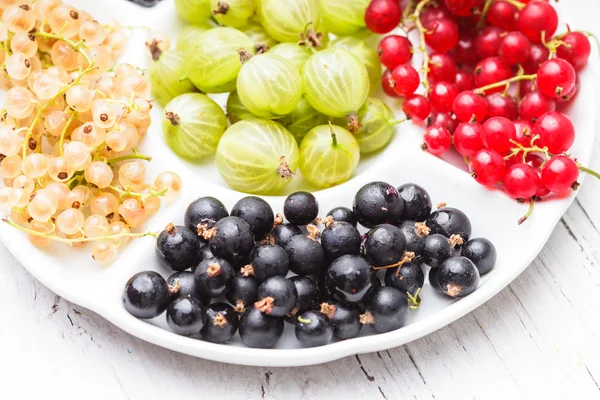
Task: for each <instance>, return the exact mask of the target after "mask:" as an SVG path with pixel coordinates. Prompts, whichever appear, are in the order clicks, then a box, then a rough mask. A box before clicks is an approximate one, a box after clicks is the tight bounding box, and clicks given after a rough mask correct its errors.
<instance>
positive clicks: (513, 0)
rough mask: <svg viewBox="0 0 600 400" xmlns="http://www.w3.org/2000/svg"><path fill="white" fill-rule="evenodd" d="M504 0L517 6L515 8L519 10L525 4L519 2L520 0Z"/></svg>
mask: <svg viewBox="0 0 600 400" xmlns="http://www.w3.org/2000/svg"><path fill="white" fill-rule="evenodd" d="M504 1H506V2H507V3H509V4H512V5H513V6H515V7H517V9H518V10H519V11H520V10H522V9H524V8H525V4H524V3H521V2H520V1H517V0H504Z"/></svg>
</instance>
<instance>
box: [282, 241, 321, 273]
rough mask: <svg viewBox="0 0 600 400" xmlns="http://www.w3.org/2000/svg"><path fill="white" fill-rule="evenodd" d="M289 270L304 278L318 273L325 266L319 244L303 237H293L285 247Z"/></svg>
mask: <svg viewBox="0 0 600 400" xmlns="http://www.w3.org/2000/svg"><path fill="white" fill-rule="evenodd" d="M285 251H286V252H287V254H288V257H289V259H290V270H291V271H292V272H294V273H296V274H298V275H302V276H306V275H312V274H316V273H319V271H321V269H322V268H324V265H325V250H323V247H322V246H321V244H320V243H319V242H317V241H316V240H314V239H311V238H309V237H308V236H304V235H297V236H293V237H292V238H291V239H290V240H289V241H288V242H287V244H286V245H285Z"/></svg>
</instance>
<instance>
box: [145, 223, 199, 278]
mask: <svg viewBox="0 0 600 400" xmlns="http://www.w3.org/2000/svg"><path fill="white" fill-rule="evenodd" d="M199 253H200V243H198V237H197V236H196V234H195V233H194V232H192V231H191V230H189V229H188V228H186V227H185V226H175V225H173V224H169V225H167V227H166V228H165V230H164V231H162V232H161V233H160V234H159V235H158V238H157V239H156V255H157V256H158V259H159V260H160V261H161V263H162V264H163V265H165V266H166V267H169V268H171V269H172V270H174V271H184V270H186V269H188V268H192V267H195V266H196V265H198V257H199Z"/></svg>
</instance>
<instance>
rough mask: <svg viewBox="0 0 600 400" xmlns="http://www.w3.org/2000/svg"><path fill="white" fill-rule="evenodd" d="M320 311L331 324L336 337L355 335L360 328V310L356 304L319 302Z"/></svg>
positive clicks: (344, 337) (346, 337)
mask: <svg viewBox="0 0 600 400" xmlns="http://www.w3.org/2000/svg"><path fill="white" fill-rule="evenodd" d="M321 312H322V313H323V314H325V315H326V316H327V317H328V318H329V320H330V321H331V323H332V324H333V335H334V336H335V337H336V338H338V339H350V338H353V337H356V335H358V333H359V332H360V330H361V329H362V324H361V323H360V314H361V313H362V310H361V309H360V307H359V306H357V305H356V304H345V303H339V302H333V303H323V304H321Z"/></svg>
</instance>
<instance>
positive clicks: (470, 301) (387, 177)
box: [0, 0, 598, 366]
mask: <svg viewBox="0 0 600 400" xmlns="http://www.w3.org/2000/svg"><path fill="white" fill-rule="evenodd" d="M71 3H72V4H74V5H76V6H77V7H80V8H82V9H85V10H87V11H89V12H92V14H93V15H94V16H95V17H96V18H97V19H98V20H100V21H102V20H108V19H110V18H114V17H115V16H116V17H117V18H120V19H121V21H122V23H123V24H124V25H131V26H149V27H152V28H154V29H156V30H159V31H163V32H171V33H173V32H175V31H176V30H177V29H178V27H179V26H180V25H181V24H180V22H179V20H178V19H177V16H176V14H175V10H174V7H173V3H172V2H171V1H169V0H165V1H163V2H162V3H161V4H160V5H159V6H158V7H156V8H154V9H143V8H141V7H138V6H135V5H133V4H130V3H128V2H126V1H125V0H104V1H102V2H99V1H96V0H71ZM553 5H554V6H555V7H557V8H558V9H559V12H560V14H561V16H562V17H563V18H564V19H565V20H568V21H569V22H570V23H571V26H573V24H574V23H575V22H576V21H573V20H572V19H570V18H567V16H566V14H565V10H566V4H563V3H553ZM562 26H564V25H562ZM136 32H138V33H136V34H134V37H133V38H132V40H131V43H130V47H129V50H128V52H127V54H126V56H125V59H124V61H128V62H131V63H133V64H136V65H140V66H143V65H144V64H146V60H147V57H146V54H145V50H144V49H143V45H142V43H143V41H144V39H145V33H139V32H140V31H139V30H137V31H136ZM596 58H597V54H593V55H592V57H591V61H590V63H591V65H590V67H588V68H587V69H586V70H585V71H584V72H583V73H581V75H580V79H581V86H580V87H581V89H580V93H579V96H578V98H577V99H576V100H575V102H574V104H572V105H571V106H570V109H569V110H568V114H569V115H570V116H571V118H572V119H573V121H574V123H575V128H576V130H577V139H576V141H575V144H574V146H573V148H572V153H573V154H574V155H576V156H577V157H578V158H579V160H580V161H581V162H582V163H583V164H584V165H585V164H587V163H588V161H589V159H590V156H591V150H592V144H593V140H594V134H595V132H596V131H597V118H596V113H595V111H597V110H598V98H597V94H596V93H598V92H597V90H595V89H596V82H595V79H594V72H595V71H596V70H597V67H598V65H597V64H598V63H597V61H596ZM142 60H143V61H142ZM221 100H222V99H221ZM388 103H389V101H388ZM396 106H397V104H396ZM396 108H399V107H396ZM590 111H591V112H590ZM160 117H161V110H158V107H157V108H156V109H155V111H154V115H153V121H154V123H153V124H152V126H151V128H150V131H149V133H148V136H147V138H146V140H145V142H144V145H143V147H142V149H141V150H142V151H143V152H145V153H149V154H151V155H152V156H153V158H154V160H153V161H152V162H151V163H150V164H149V165H148V170H149V175H150V176H151V177H152V178H153V177H154V176H155V175H156V174H157V173H158V172H159V171H161V170H165V169H169V170H173V171H176V172H177V173H179V174H180V175H181V177H182V178H183V180H184V184H185V185H184V189H183V195H182V197H181V199H180V200H179V201H177V202H176V203H174V204H171V205H170V206H168V207H166V208H164V209H163V210H161V211H160V213H159V214H158V215H157V216H155V217H154V218H153V219H152V220H151V222H150V226H149V228H150V229H152V230H161V229H162V228H163V227H164V226H165V225H166V224H167V223H168V222H170V221H174V222H175V223H182V220H183V213H184V211H185V208H186V206H187V204H189V203H190V202H191V201H192V200H194V199H195V198H197V197H199V196H203V195H211V196H215V197H217V198H219V199H221V200H222V201H224V203H225V204H226V206H227V207H228V208H231V206H232V205H233V204H234V203H235V202H236V201H237V200H238V199H239V198H241V197H242V195H241V194H240V193H237V192H234V191H232V190H230V189H228V188H227V187H226V185H225V183H224V182H223V181H222V180H221V178H220V176H219V174H218V173H217V171H216V169H215V168H214V166H213V165H212V160H206V161H205V162H202V163H200V164H195V165H191V164H186V163H184V162H182V161H181V160H179V159H178V158H177V157H176V156H174V155H173V153H172V152H171V151H170V150H169V149H168V148H167V146H166V145H165V144H164V142H163V140H162V132H161V128H160ZM421 141H422V128H419V127H415V126H413V125H412V124H410V123H406V124H402V125H401V126H400V127H399V129H398V134H397V136H396V137H395V138H394V140H393V142H392V143H391V144H390V145H389V146H388V147H387V148H386V149H385V150H384V151H383V152H382V153H381V154H379V155H378V156H377V157H371V158H370V159H368V160H364V161H363V162H362V163H361V166H360V168H359V173H357V175H356V176H355V177H354V178H353V179H351V180H350V181H349V182H347V183H345V184H343V185H340V186H338V187H335V188H332V189H328V190H323V191H320V192H318V193H317V194H316V195H317V197H318V200H319V203H320V205H321V211H322V212H327V210H329V209H331V208H333V207H334V206H337V205H346V206H349V205H351V202H352V196H353V194H354V193H355V192H356V190H357V189H358V188H360V187H361V186H362V185H363V184H365V183H368V182H370V181H373V180H382V181H387V182H389V183H391V184H393V185H395V186H398V185H400V184H403V183H406V182H415V183H418V184H420V185H422V186H423V187H425V188H426V189H427V190H428V191H429V193H430V194H431V197H432V199H433V201H434V204H435V203H437V202H439V201H446V202H447V203H448V205H450V206H454V207H457V208H460V209H462V210H464V211H465V212H466V213H467V215H468V216H469V217H470V219H471V221H472V223H473V237H477V236H484V237H487V238H489V239H490V240H492V241H493V242H494V243H495V245H496V247H497V249H498V254H499V257H498V263H497V266H496V268H495V269H494V270H493V271H492V272H490V273H489V274H487V275H486V276H484V277H483V278H482V280H481V284H480V286H479V289H478V290H477V291H476V292H474V293H473V294H471V295H470V296H468V297H467V298H464V299H462V300H459V301H452V300H449V299H446V298H443V297H442V296H441V295H438V294H437V293H434V292H433V290H432V289H431V287H429V286H428V285H427V284H426V286H425V288H424V289H423V291H422V297H423V303H422V305H421V308H420V309H419V310H418V311H413V312H411V314H410V317H409V320H408V323H407V324H406V326H405V327H403V328H402V329H399V330H397V331H394V332H389V333H386V334H381V335H375V334H373V331H372V330H371V329H370V328H369V327H365V328H364V329H363V330H362V332H361V336H360V337H358V338H355V339H350V340H346V341H338V342H335V343H332V344H330V345H327V346H323V347H317V348H310V349H299V348H298V343H297V341H296V339H295V337H294V334H293V330H292V329H290V328H291V326H290V325H289V324H286V331H285V333H284V337H283V338H282V339H281V340H280V342H279V343H278V345H277V347H276V348H274V349H266V350H263V349H250V348H246V347H244V346H243V345H242V344H241V341H240V339H239V337H238V336H237V335H236V337H235V340H234V342H233V343H232V344H230V345H218V344H212V343H208V342H204V341H200V340H195V339H190V338H186V337H182V336H178V335H175V334H173V333H171V332H169V331H168V330H165V329H164V328H165V325H166V324H165V321H164V315H163V316H161V317H159V318H156V319H155V320H152V321H150V323H148V322H144V321H141V320H138V319H136V318H134V317H132V316H131V315H129V314H128V313H127V312H126V311H125V310H124V309H123V307H122V305H121V293H122V290H123V286H124V284H125V282H126V281H127V279H128V278H129V277H131V276H132V275H133V274H134V273H136V272H138V271H142V270H147V269H153V270H156V271H159V272H160V273H161V274H163V276H165V277H166V276H168V275H169V271H167V270H166V269H164V268H163V267H161V266H160V265H159V264H158V262H157V260H156V258H155V255H154V240H153V239H140V240H137V241H135V242H133V243H132V244H130V245H128V246H127V247H126V248H125V249H124V250H123V251H122V254H121V255H120V257H119V259H118V261H117V262H116V263H115V264H114V265H112V266H110V267H108V268H104V267H100V266H98V265H97V264H95V263H94V262H93V261H92V259H91V257H90V253H89V249H80V250H73V249H70V248H68V247H65V246H62V245H56V246H54V247H51V248H50V249H49V250H45V251H41V250H39V249H37V248H36V247H34V246H32V245H31V244H30V243H29V241H28V240H27V239H26V237H25V236H24V235H23V234H21V233H19V232H17V231H15V230H14V229H12V228H10V227H9V226H6V225H4V224H0V239H2V241H3V242H4V243H5V244H6V246H7V247H8V249H9V250H10V251H11V252H12V253H13V254H14V255H15V257H16V258H17V259H18V260H19V261H20V262H21V263H22V264H23V266H25V268H27V269H28V270H29V271H30V272H31V273H32V274H33V275H34V276H35V277H36V278H37V279H38V280H40V281H41V282H42V283H43V284H44V285H46V286H47V287H49V288H50V289H51V290H53V291H54V292H56V293H57V294H59V295H60V296H62V297H64V298H66V299H67V300H69V301H71V302H74V303H77V304H79V305H81V306H83V307H85V308H88V309H90V310H92V311H94V312H96V313H98V314H100V315H102V316H103V317H104V318H106V319H107V320H109V321H111V322H112V323H113V324H115V325H116V326H118V327H120V328H122V329H123V330H125V331H127V332H129V333H130V334H132V335H134V336H137V337H139V338H141V339H143V340H146V341H149V342H152V343H154V344H157V345H159V346H163V347H166V348H169V349H172V350H175V351H179V352H182V353H186V354H190V355H193V356H197V357H202V358H207V359H210V360H216V361H222V362H228V363H235V364H244V365H262V366H299V365H309V364H317V363H323V362H326V361H331V360H335V359H338V358H341V357H344V356H348V355H352V354H357V353H367V352H374V351H379V350H384V349H389V348H391V347H395V346H400V345H402V344H404V343H407V342H410V341H412V340H415V339H418V338H420V337H422V336H424V335H427V334H429V333H431V332H434V331H435V330H437V329H440V328H442V327H443V326H445V325H447V324H449V323H451V322H453V321H455V320H457V319H458V318H460V317H462V316H463V315H465V314H467V313H468V312H470V311H472V310H473V309H475V308H476V307H478V306H480V305H481V304H483V303H484V302H485V301H487V300H488V299H490V298H491V297H492V296H494V295H495V294H496V293H498V292H499V291H500V290H502V289H503V288H504V287H506V286H507V285H508V284H509V283H510V282H511V281H512V280H513V279H514V278H515V277H517V276H518V275H519V273H521V272H522V271H523V270H524V269H525V268H526V267H527V266H528V265H529V264H530V263H531V262H532V261H533V259H534V258H535V257H536V256H537V254H538V253H539V252H540V250H541V249H542V247H543V246H544V244H545V243H546V241H547V239H548V237H549V236H550V234H551V232H552V230H553V228H554V226H555V225H556V223H557V222H558V220H559V219H560V217H561V216H562V214H563V213H564V212H565V211H566V209H567V208H568V206H569V205H570V204H571V202H572V200H573V198H574V195H572V196H571V197H569V198H566V199H558V200H553V201H548V202H543V203H540V204H538V205H536V208H535V211H534V213H533V216H532V217H531V218H530V220H529V221H528V222H527V223H525V224H524V225H522V226H517V223H516V221H517V219H518V218H519V217H520V216H522V215H523V214H524V212H525V211H526V206H524V205H520V204H517V203H516V202H514V201H511V200H509V199H508V198H507V197H505V196H504V195H503V194H501V193H499V192H495V191H490V190H486V189H484V188H482V187H481V186H479V185H478V184H477V183H476V182H475V181H474V180H473V179H472V178H471V177H470V176H469V175H468V174H467V173H465V172H464V171H462V170H460V169H459V168H456V167H454V166H452V165H450V164H448V163H446V162H445V161H443V160H440V159H438V158H436V157H433V156H431V155H429V154H427V153H424V152H422V151H421V150H420V149H419V145H420V143H421ZM267 200H268V201H269V202H270V203H271V205H272V206H273V207H274V209H275V210H281V207H282V203H283V197H270V198H267Z"/></svg>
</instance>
